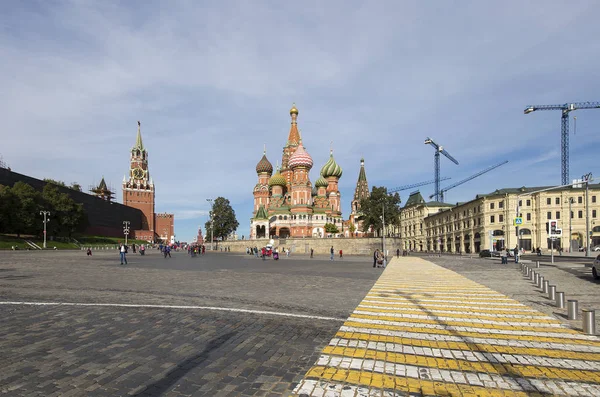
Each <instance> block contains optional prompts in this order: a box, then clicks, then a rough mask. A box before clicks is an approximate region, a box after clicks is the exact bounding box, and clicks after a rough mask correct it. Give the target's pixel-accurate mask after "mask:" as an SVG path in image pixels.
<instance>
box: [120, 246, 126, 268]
mask: <svg viewBox="0 0 600 397" xmlns="http://www.w3.org/2000/svg"><path fill="white" fill-rule="evenodd" d="M119 252H120V253H121V265H122V264H123V263H125V264H127V256H126V254H127V246H126V245H125V244H121V246H120V248H119Z"/></svg>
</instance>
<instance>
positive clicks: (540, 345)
mask: <svg viewBox="0 0 600 397" xmlns="http://www.w3.org/2000/svg"><path fill="white" fill-rule="evenodd" d="M340 332H356V333H361V334H371V335H385V336H396V337H400V338H409V339H415V340H419V339H421V340H428V341H434V342H437V341H442V342H447V341H450V342H463V343H475V344H484V345H497V346H511V347H531V348H536V349H550V350H553V349H554V350H566V351H569V350H571V351H574V352H581V353H600V346H594V345H580V344H570V343H554V342H536V341H531V340H518V339H510V336H509V335H506V338H507V339H501V338H486V337H485V336H482V337H472V336H457V335H440V334H425V333H420V332H404V331H393V330H387V329H375V328H363V327H349V326H346V325H343V326H341V327H340Z"/></svg>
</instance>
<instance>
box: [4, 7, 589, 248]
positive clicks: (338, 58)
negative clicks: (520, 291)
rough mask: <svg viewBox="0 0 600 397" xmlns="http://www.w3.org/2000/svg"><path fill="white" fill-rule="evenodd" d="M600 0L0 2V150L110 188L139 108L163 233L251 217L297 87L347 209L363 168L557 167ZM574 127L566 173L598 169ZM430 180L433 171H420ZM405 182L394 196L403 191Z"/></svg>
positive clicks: (554, 171) (414, 178) (491, 185)
mask: <svg viewBox="0 0 600 397" xmlns="http://www.w3.org/2000/svg"><path fill="white" fill-rule="evenodd" d="M599 15H600V3H599V2H597V1H592V0H590V1H585V0H580V1H575V2H572V3H569V6H568V7H567V6H565V4H564V2H560V1H554V0H546V1H527V2H523V1H504V2H491V1H446V2H441V1H376V2H375V1H363V2H359V1H326V2H320V1H307V2H301V3H297V2H296V3H290V2H275V1H268V2H259V1H252V2H248V1H239V2H236V1H223V2H201V1H179V0H177V1H170V2H164V1H130V2H116V1H114V2H113V1H84V0H81V1H22V2H16V1H12V2H2V4H1V5H0V59H2V62H0V87H2V93H3V95H1V96H0V126H1V127H0V131H1V132H0V134H1V136H2V145H1V146H0V154H1V155H2V156H3V158H4V160H5V161H6V162H7V163H8V164H9V165H10V166H11V167H12V169H13V170H14V171H16V172H20V173H24V174H27V175H32V176H34V177H38V178H44V177H52V178H55V179H60V180H64V181H65V182H73V181H77V182H79V183H81V184H82V185H83V186H88V185H91V184H93V183H97V182H98V181H99V180H100V178H102V176H104V177H105V178H106V180H107V182H108V183H109V184H112V186H113V187H115V188H117V190H118V191H119V194H118V197H119V201H120V200H121V193H120V184H121V180H122V178H123V175H124V174H125V173H126V172H127V171H128V151H129V149H130V147H131V146H132V145H133V144H134V142H135V134H136V128H137V120H141V122H142V133H143V137H144V143H145V145H146V147H147V148H148V150H149V155H150V172H151V174H152V176H153V178H154V181H155V184H156V188H157V205H156V209H157V211H159V212H163V211H167V212H174V213H175V216H176V221H175V222H176V223H175V224H176V234H177V238H178V239H181V240H191V238H192V237H193V236H194V235H195V233H196V229H197V227H198V225H204V222H205V221H206V220H207V212H208V210H209V206H208V203H207V202H206V198H209V197H218V196H223V197H226V198H228V199H229V200H230V201H231V202H232V205H233V207H234V209H235V210H236V214H237V217H238V220H239V222H240V228H239V230H238V233H239V234H240V235H242V234H243V235H246V236H247V235H248V230H249V218H250V216H251V211H252V188H253V186H254V184H255V183H256V173H255V171H254V168H255V165H256V163H257V162H258V160H259V159H260V157H261V156H262V150H263V144H266V145H267V156H268V157H269V159H270V160H271V162H273V164H274V165H275V162H276V161H277V160H280V159H281V152H282V147H283V145H284V144H285V141H286V138H287V134H288V131H289V123H290V118H289V113H288V111H289V109H290V107H291V104H292V102H295V103H296V104H297V107H298V109H299V111H300V115H299V119H298V121H299V127H300V129H301V130H302V136H303V140H304V143H305V145H306V147H307V150H308V152H309V153H310V154H311V155H312V157H313V160H314V163H315V167H314V169H313V171H312V179H313V181H314V180H315V179H316V177H318V171H319V169H320V167H321V166H322V165H323V164H324V163H325V162H326V160H327V158H328V155H329V147H330V142H331V141H333V142H334V143H333V147H334V154H335V158H336V161H337V162H338V163H339V164H340V165H341V166H342V167H343V169H344V175H343V177H342V179H341V181H340V188H341V192H342V205H343V210H344V215H345V216H346V217H347V215H348V213H349V209H350V201H351V199H352V195H353V189H354V186H355V184H356V179H357V177H358V171H359V167H360V164H359V160H360V158H361V156H364V158H365V161H366V170H367V177H368V180H369V184H370V185H371V186H372V185H377V186H387V187H390V188H392V187H395V186H399V185H404V184H410V183H415V182H419V181H423V180H430V179H432V178H433V149H432V148H431V147H429V146H427V145H424V144H423V141H424V139H425V138H426V137H428V136H429V137H431V138H433V139H434V140H436V141H437V142H438V143H440V144H442V145H443V146H444V147H445V148H446V149H447V150H448V151H449V152H450V153H451V154H452V155H453V156H454V157H455V158H456V159H457V160H458V161H459V162H460V165H458V166H456V165H454V164H452V163H450V162H449V161H446V160H445V159H443V160H442V175H443V176H448V177H451V178H452V180H450V181H447V182H443V183H442V186H444V185H446V184H449V183H452V182H453V181H458V180H460V179H462V178H464V177H466V176H469V175H471V174H473V173H475V172H477V171H479V170H481V169H483V168H486V167H488V166H489V165H492V164H495V163H498V162H500V161H503V160H509V161H510V162H509V163H508V164H507V165H504V166H503V167H501V168H498V169H497V170H495V171H492V172H490V173H488V174H486V175H485V176H482V177H480V178H478V179H476V180H474V181H472V182H470V183H467V184H464V185H462V186H460V187H457V188H455V189H454V190H451V191H449V192H448V194H447V201H448V202H457V201H466V200H469V199H472V198H473V197H474V195H475V194H477V193H486V192H490V191H492V190H495V189H496V188H501V187H510V186H522V185H527V186H531V185H546V184H558V183H560V112H557V111H553V112H550V111H548V112H535V113H533V114H530V115H527V116H526V115H524V114H523V109H524V107H525V106H526V105H528V104H555V103H556V104H560V103H565V102H579V101H598V100H600V69H599V67H598V65H600V41H599V40H598V37H600V25H599V24H598V16H599ZM572 115H573V116H575V115H576V116H577V133H576V134H573V132H572V133H571V136H570V140H571V152H570V153H571V163H570V165H571V177H572V178H574V177H576V176H579V175H581V174H583V173H587V172H593V173H594V174H595V175H598V176H599V177H600V167H599V166H598V156H597V150H598V149H597V148H598V147H599V144H600V133H599V132H600V110H598V111H594V110H587V111H586V110H582V111H578V112H575V113H572ZM421 191H422V193H423V195H424V196H425V195H429V194H430V193H431V192H432V186H429V187H423V188H421ZM404 193H405V194H403V195H402V198H403V200H406V198H407V195H408V193H410V191H405V192H404Z"/></svg>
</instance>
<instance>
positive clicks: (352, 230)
mask: <svg viewBox="0 0 600 397" xmlns="http://www.w3.org/2000/svg"><path fill="white" fill-rule="evenodd" d="M348 230H349V231H350V236H351V237H354V232H355V231H356V225H355V224H354V222H351V223H350V226H349V227H348Z"/></svg>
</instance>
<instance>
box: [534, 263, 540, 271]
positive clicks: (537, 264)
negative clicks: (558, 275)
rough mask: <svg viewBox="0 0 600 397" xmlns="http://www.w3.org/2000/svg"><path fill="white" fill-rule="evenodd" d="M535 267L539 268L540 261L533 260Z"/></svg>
mask: <svg viewBox="0 0 600 397" xmlns="http://www.w3.org/2000/svg"><path fill="white" fill-rule="evenodd" d="M535 267H537V268H538V269H539V268H540V261H535Z"/></svg>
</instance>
